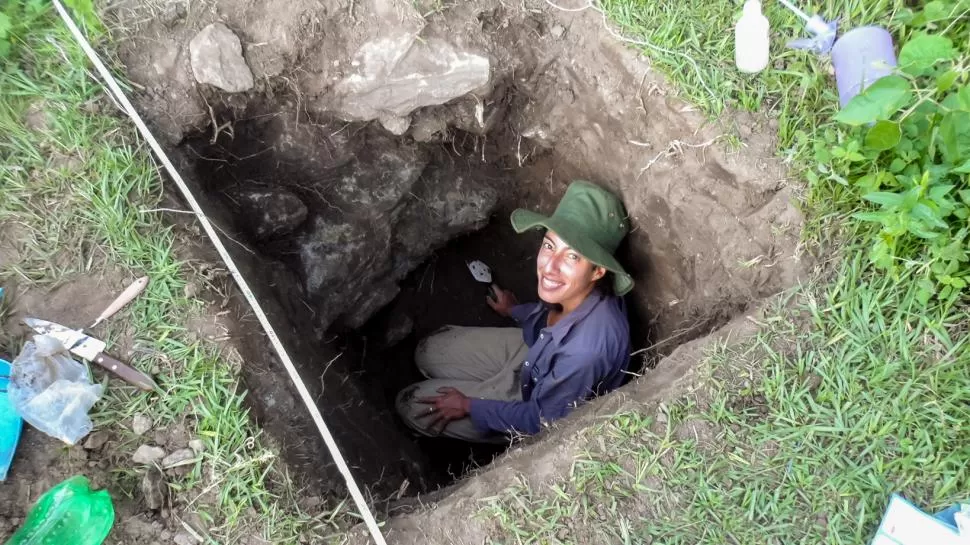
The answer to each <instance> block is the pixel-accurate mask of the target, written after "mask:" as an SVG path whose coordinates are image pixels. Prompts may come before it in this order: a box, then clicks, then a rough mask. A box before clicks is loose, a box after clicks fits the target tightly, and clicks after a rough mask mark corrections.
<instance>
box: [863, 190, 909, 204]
mask: <svg viewBox="0 0 970 545" xmlns="http://www.w3.org/2000/svg"><path fill="white" fill-rule="evenodd" d="M862 198H863V199H865V200H867V201H869V202H874V203H876V204H881V205H883V206H899V205H901V204H903V201H904V200H905V199H906V197H905V196H904V195H902V194H900V193H889V192H887V191H876V192H874V193H867V194H865V195H863V196H862Z"/></svg>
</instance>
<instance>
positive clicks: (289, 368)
mask: <svg viewBox="0 0 970 545" xmlns="http://www.w3.org/2000/svg"><path fill="white" fill-rule="evenodd" d="M54 7H55V8H57V12H58V13H59V14H60V16H61V19H63V20H64V24H66V25H67V28H69V29H70V30H71V34H73V35H74V38H75V39H76V40H77V42H78V45H80V46H81V49H83V50H84V53H85V54H86V55H87V56H88V58H89V59H91V62H92V63H93V64H94V67H95V68H96V69H97V70H98V73H99V74H100V75H101V77H102V78H103V79H104V82H105V83H106V84H107V85H108V88H109V89H110V90H111V94H112V95H113V96H114V98H115V99H116V100H117V101H118V103H119V104H121V106H122V107H123V108H124V110H125V113H127V114H128V117H130V118H131V120H132V121H134V123H135V126H137V127H138V132H140V133H141V135H142V137H143V138H144V139H145V140H146V141H147V142H148V145H149V146H151V148H152V151H153V152H155V155H156V156H157V157H158V160H159V161H161V162H162V165H163V166H164V167H165V171H166V172H168V175H169V176H171V177H172V180H174V181H175V185H177V186H178V188H179V190H180V191H181V192H182V195H183V196H184V197H185V200H186V201H187V202H188V203H189V207H190V208H192V212H194V213H195V217H196V218H198V220H199V223H201V224H202V228H203V229H205V232H206V234H207V235H209V240H211V241H212V245H213V246H215V247H216V250H217V251H218V252H219V257H221V258H222V261H223V263H225V264H226V268H227V269H229V272H230V274H232V278H233V279H234V280H235V281H236V284H237V285H238V286H239V290H240V291H242V293H243V295H244V296H245V297H246V301H247V302H248V303H249V306H250V307H252V309H253V313H255V314H256V318H258V319H259V323H260V325H262V326H263V331H265V332H266V336H267V337H269V340H270V342H271V343H272V344H273V349H274V350H275V351H276V355H277V356H279V358H280V361H281V362H283V366H284V367H286V372H287V374H289V375H290V380H292V381H293V384H294V385H296V389H297V391H298V392H299V393H300V399H302V400H303V404H304V405H306V408H307V411H309V412H310V416H311V417H312V418H313V422H314V423H315V424H316V425H317V429H318V430H319V431H320V436H321V437H323V442H324V443H326V444H327V450H329V451H330V455H331V456H332V457H333V461H334V463H336V464H337V469H339V470H340V474H341V475H343V477H344V481H345V482H346V483H347V489H348V490H349V491H350V495H351V497H352V498H353V499H354V503H355V504H357V509H358V510H359V511H360V516H361V517H362V518H363V519H364V524H366V525H367V529H368V530H369V531H370V535H371V537H373V538H374V541H375V542H376V543H377V544H378V545H386V542H385V541H384V536H383V535H382V534H381V530H380V527H378V525H377V521H376V520H375V519H374V514H373V513H371V510H370V507H369V506H368V505H367V502H366V501H365V500H364V496H363V494H361V493H360V487H358V486H357V481H355V480H354V476H353V475H352V474H351V473H350V468H349V467H347V462H346V461H345V460H344V457H343V455H342V454H340V449H339V448H338V447H337V442H336V441H334V439H333V435H331V434H330V429H329V428H327V424H326V423H325V422H324V421H323V415H321V414H320V409H319V408H318V407H317V405H316V403H315V402H314V401H313V398H312V397H311V396H310V392H309V391H308V390H307V388H306V385H305V384H304V383H303V379H301V378H300V374H299V373H298V372H297V371H296V367H294V365H293V360H291V359H290V356H289V354H287V353H286V349H285V348H283V343H281V342H280V338H279V336H277V335H276V331H275V330H274V329H273V325H272V324H270V323H269V319H267V318H266V313H265V312H263V308H262V307H261V306H260V305H259V301H257V300H256V296H254V295H253V292H252V290H251V289H249V284H247V283H246V279H245V278H243V275H242V273H240V272H239V268H238V267H236V264H235V263H234V262H233V260H232V257H230V255H229V252H228V251H226V247H225V246H224V245H223V244H222V241H221V240H220V239H219V236H218V235H217V234H216V231H215V229H214V228H213V227H212V224H211V223H210V222H209V218H207V217H206V215H205V212H203V211H202V207H201V206H199V203H198V201H196V200H195V197H194V196H193V195H192V192H191V191H190V190H189V187H188V186H187V185H186V184H185V181H184V180H183V179H182V176H180V175H179V173H178V171H177V170H175V166H174V165H172V161H170V160H169V158H168V155H166V154H165V151H163V150H162V147H161V146H160V145H159V144H158V141H157V140H155V137H154V136H152V133H151V131H150V130H148V127H147V126H146V125H145V122H144V121H142V119H141V116H139V115H138V112H136V111H135V108H134V106H132V105H131V102H129V101H128V97H126V96H125V93H124V91H122V90H121V87H120V86H119V85H118V82H117V81H116V80H115V78H114V76H112V75H111V72H109V71H108V69H107V68H106V67H105V66H104V63H102V62H101V59H100V58H98V54H97V53H95V51H94V48H92V47H91V44H90V43H89V42H88V40H87V38H85V37H84V34H82V33H81V30H80V29H79V28H78V27H77V25H75V24H74V21H73V20H72V19H71V16H70V15H68V13H67V10H65V9H64V6H63V5H62V4H61V2H60V0H54Z"/></svg>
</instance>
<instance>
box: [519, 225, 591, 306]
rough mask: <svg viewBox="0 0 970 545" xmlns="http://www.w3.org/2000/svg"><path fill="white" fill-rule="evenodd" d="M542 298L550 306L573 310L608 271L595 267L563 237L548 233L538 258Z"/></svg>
mask: <svg viewBox="0 0 970 545" xmlns="http://www.w3.org/2000/svg"><path fill="white" fill-rule="evenodd" d="M536 272H537V274H538V276H539V297H540V298H541V299H542V300H543V301H545V302H547V303H550V304H554V305H562V306H563V307H564V309H566V310H569V311H571V310H573V309H574V308H575V307H576V306H578V305H579V303H581V302H582V301H583V299H585V298H586V296H587V295H589V292H590V291H592V289H593V286H594V284H595V283H596V281H597V280H599V279H600V278H603V276H604V275H605V274H606V269H604V268H603V267H599V266H597V265H594V264H593V263H592V262H591V261H590V260H588V259H586V258H585V257H583V256H582V255H580V253H579V252H577V251H576V250H573V249H572V248H571V247H570V246H569V245H568V244H566V242H565V241H563V240H562V239H561V238H559V235H557V234H556V233H554V232H552V231H546V236H545V238H544V239H542V246H540V247H539V257H538V258H537V259H536Z"/></svg>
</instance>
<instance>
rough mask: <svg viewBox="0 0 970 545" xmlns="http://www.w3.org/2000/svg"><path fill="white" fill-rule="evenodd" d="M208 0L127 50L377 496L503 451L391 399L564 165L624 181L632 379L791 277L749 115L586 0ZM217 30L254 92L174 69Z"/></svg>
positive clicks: (303, 450)
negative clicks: (436, 429)
mask: <svg viewBox="0 0 970 545" xmlns="http://www.w3.org/2000/svg"><path fill="white" fill-rule="evenodd" d="M216 3H217V4H220V6H221V9H220V10H219V11H218V13H221V14H223V15H221V16H219V15H217V12H216V11H211V12H209V11H203V12H192V13H190V14H189V15H188V16H186V17H184V18H177V19H176V20H174V21H158V20H153V21H152V22H151V23H149V24H148V25H147V26H146V27H143V28H140V29H139V30H138V31H137V32H136V35H135V36H134V37H133V39H132V41H131V42H130V44H131V46H130V47H129V48H128V49H127V50H125V51H123V55H122V57H123V58H124V60H125V63H126V65H127V67H128V69H129V74H130V76H131V77H132V78H133V79H134V80H135V81H137V82H139V83H140V84H141V85H143V86H144V87H145V89H146V90H147V91H146V92H145V94H144V96H142V97H140V98H141V100H140V107H141V108H142V109H143V111H145V112H146V115H147V116H148V117H149V118H150V119H151V120H152V121H153V122H154V128H155V129H156V131H157V132H158V133H159V134H160V135H162V136H163V137H166V138H167V139H168V141H169V143H170V144H171V147H172V149H173V151H174V154H175V155H176V156H178V158H179V163H180V164H179V167H180V170H181V171H182V172H183V173H185V174H187V175H188V177H189V178H190V179H191V183H192V185H193V187H194V190H195V191H196V192H197V194H198V195H199V196H200V197H201V200H202V201H203V204H204V206H205V208H206V210H207V212H208V213H209V214H210V215H211V216H212V217H213V218H214V219H215V220H216V221H217V223H218V224H219V225H220V226H221V228H222V229H223V230H224V231H225V232H226V234H227V235H228V236H227V238H229V237H231V238H232V239H234V240H235V241H236V243H233V242H230V243H229V247H230V250H231V251H232V253H233V254H234V258H235V259H237V260H238V262H239V263H240V264H241V266H242V269H243V272H244V273H245V274H246V276H247V278H249V282H250V284H251V285H252V286H253V287H254V290H255V291H256V294H257V296H258V297H259V298H260V300H261V302H262V303H263V304H264V306H265V307H266V308H267V310H268V313H269V315H270V318H271V320H272V321H273V323H274V325H275V327H276V328H277V331H278V332H279V333H280V335H281V337H282V339H283V341H284V344H285V345H286V346H287V349H288V351H289V352H290V354H291V356H293V358H294V359H295V360H296V362H297V364H298V366H299V369H300V372H301V375H302V377H303V380H304V382H305V383H306V384H307V386H308V387H309V388H310V390H311V393H312V394H313V396H314V397H315V399H317V402H318V405H319V407H320V408H321V411H322V413H323V416H324V418H325V419H326V421H327V424H328V425H329V426H330V428H331V429H332V431H333V433H334V435H335V437H336V439H337V442H338V444H339V445H340V448H341V450H342V452H343V454H344V455H345V457H346V458H347V459H348V462H349V464H350V465H351V467H352V468H353V470H354V473H355V476H356V478H357V479H358V480H359V482H360V483H361V484H362V485H363V486H364V487H366V488H367V489H368V490H369V491H370V492H371V494H372V498H374V499H375V500H384V499H393V498H396V497H402V496H407V495H413V494H416V493H420V492H426V491H429V490H434V489H435V488H437V487H439V486H441V485H443V484H447V483H449V482H452V481H453V480H454V479H456V478H458V477H460V476H461V475H462V474H463V473H464V472H465V471H466V470H467V469H468V468H470V467H475V466H476V464H484V463H487V462H488V461H489V460H490V459H491V457H492V456H493V455H495V454H497V453H498V451H496V450H488V449H470V448H469V447H468V446H467V445H461V444H455V443H454V442H449V441H447V440H442V439H420V440H416V439H415V438H414V437H412V435H411V434H410V433H409V432H408V430H407V429H406V428H405V427H404V425H403V424H402V423H401V422H399V421H398V420H397V418H396V416H395V415H394V411H393V408H392V407H393V397H394V394H395V393H396V391H397V390H398V389H399V388H401V387H403V386H405V385H407V384H408V383H410V382H412V381H414V380H418V378H419V376H418V375H417V372H416V370H415V369H414V365H413V361H412V355H413V347H414V345H415V343H416V342H417V340H418V339H419V338H421V337H422V336H424V335H426V334H428V333H430V332H432V331H434V330H435V329H437V328H438V327H440V326H442V325H446V324H458V325H511V324H509V323H508V322H505V321H503V320H502V319H501V318H500V317H498V316H496V315H494V314H493V313H492V312H491V310H490V309H489V308H488V307H487V306H486V305H485V303H484V293H483V290H482V287H481V286H480V285H478V284H476V283H475V282H474V280H473V279H472V278H471V276H470V275H469V274H468V272H467V270H466V269H465V261H466V260H470V259H481V260H483V261H485V262H487V263H488V264H489V265H490V266H491V267H492V269H493V271H494V272H495V274H496V277H497V281H498V283H500V284H501V285H503V286H506V287H509V288H511V289H513V290H514V291H515V292H516V293H517V294H518V295H519V298H520V299H521V300H529V299H534V297H535V272H534V256H535V251H536V249H537V247H538V235H537V234H535V233H532V234H524V235H516V234H514V233H513V232H512V230H511V227H510V225H509V222H508V216H509V213H510V212H511V210H512V209H514V208H517V207H524V208H530V209H533V210H541V211H545V212H551V211H552V210H553V209H554V207H555V205H556V203H557V202H558V200H559V198H560V197H561V196H562V194H563V191H564V189H565V187H566V185H567V184H568V183H569V182H570V181H571V180H573V179H585V180H590V181H592V182H595V183H598V184H601V185H603V186H605V187H608V188H609V189H611V190H612V191H614V192H615V193H616V194H617V195H619V196H621V197H622V199H623V200H624V202H625V204H626V207H627V210H628V213H629V217H628V218H627V219H628V220H629V222H630V225H631V233H630V235H629V236H628V237H627V240H626V241H625V243H624V245H623V247H622V248H621V251H620V255H619V257H620V260H621V262H622V263H623V264H624V266H626V267H627V269H628V270H629V271H630V272H631V273H632V274H633V276H634V278H635V281H636V288H635V290H634V292H633V293H631V294H630V295H629V296H628V297H627V301H628V308H629V309H630V320H631V331H632V332H633V338H634V349H635V350H636V351H637V355H636V356H635V357H634V358H633V360H632V363H631V365H632V366H633V367H632V368H631V369H630V371H631V372H636V371H638V370H639V369H640V368H642V367H643V366H648V367H649V366H653V365H663V363H662V362H661V361H660V358H661V357H662V356H663V355H664V354H667V353H669V352H671V351H672V350H673V349H674V348H676V347H677V346H678V345H679V344H681V343H683V342H686V341H689V340H691V339H694V338H697V337H700V336H703V335H706V334H708V333H710V332H711V331H712V330H713V329H715V328H716V327H718V326H719V325H721V324H723V323H724V322H725V321H727V320H728V319H729V318H730V317H732V316H735V315H736V314H737V313H739V312H741V311H742V310H744V309H746V308H748V307H749V306H750V305H752V304H754V303H756V302H758V301H759V300H761V299H762V298H764V297H766V296H768V295H771V294H774V293H777V292H778V291H780V290H782V289H785V288H786V287H788V286H791V285H792V284H793V282H794V279H795V278H796V276H797V274H798V273H799V271H800V270H801V265H800V264H799V262H798V259H797V257H798V256H797V253H796V248H797V244H796V242H797V239H798V236H799V231H800V228H801V219H800V217H799V214H798V213H797V211H796V210H795V209H794V208H793V207H792V205H791V204H790V194H789V189H788V187H787V185H786V171H785V168H784V167H783V165H781V164H780V163H779V162H778V161H776V160H774V159H773V155H774V142H773V140H772V137H771V136H770V133H771V131H770V130H767V128H768V127H769V126H770V121H769V120H765V119H758V118H754V117H750V116H748V117H743V116H742V117H737V118H734V117H732V118H730V119H728V118H725V119H724V120H718V121H711V120H709V119H707V118H705V117H703V116H701V115H700V114H698V113H697V112H696V111H694V109H693V108H690V107H689V106H687V105H685V104H683V103H681V102H679V101H678V100H676V99H674V98H672V97H670V96H668V95H667V92H666V90H665V89H666V86H665V84H664V82H663V81H662V79H661V78H659V77H658V76H657V75H656V74H654V73H653V72H652V71H651V70H650V68H649V66H648V65H647V63H646V62H645V61H644V59H642V58H641V57H638V56H637V55H635V54H634V53H632V52H631V51H629V50H627V49H625V48H624V47H623V45H622V44H620V43H619V42H617V41H615V40H614V39H613V38H612V37H611V36H610V34H609V33H607V32H606V31H605V30H604V29H603V27H602V22H601V21H600V19H599V18H598V16H596V15H595V14H593V13H582V14H564V13H559V12H547V11H543V9H544V8H545V6H544V4H542V3H540V5H538V6H537V7H536V9H531V10H528V9H519V8H513V7H508V6H505V5H504V4H502V3H501V2H498V1H484V2H475V3H464V4H458V5H454V6H449V8H448V9H447V10H445V11H442V12H433V13H431V12H429V13H431V14H430V15H427V16H425V17H420V16H415V15H414V14H412V13H411V11H410V10H413V7H414V6H413V5H410V6H409V5H405V4H404V3H402V4H401V5H400V6H396V8H395V9H394V10H387V9H384V8H386V7H387V6H385V5H384V3H382V2H358V3H356V4H352V5H354V6H355V7H354V8H353V9H354V11H353V24H350V22H348V21H346V20H344V19H345V17H346V15H345V12H344V11H339V12H333V13H331V12H326V11H327V10H325V9H324V10H323V11H319V9H321V8H318V7H316V6H317V3H315V2H302V1H301V2H289V3H287V2H275V1H270V2H264V3H259V4H260V5H258V6H256V5H250V4H248V3H244V2H241V1H238V0H219V1H218V2H216ZM540 7H541V8H543V9H539V8H540ZM324 12H326V13H324ZM402 14H403V15H402ZM132 20H138V21H142V19H132ZM215 22H223V23H225V25H226V26H227V27H228V28H229V29H231V30H232V31H233V32H235V33H236V34H237V35H239V36H240V37H241V43H242V54H243V55H244V59H245V62H246V63H247V65H248V67H249V68H250V69H251V70H252V72H253V76H254V78H255V79H254V81H255V82H256V83H255V84H254V87H252V88H251V89H248V90H245V91H242V92H238V91H237V92H225V91H222V90H220V89H219V88H217V87H215V86H213V85H215V84H213V83H212V81H209V82H208V83H209V84H206V85H202V84H199V83H198V82H197V81H195V79H194V78H193V72H192V71H191V68H190V62H189V58H188V57H189V55H188V52H187V49H188V48H187V44H188V43H189V42H190V41H191V40H192V38H193V37H195V36H196V35H197V33H199V31H200V30H202V29H203V28H205V27H207V26H208V25H210V24H212V23H215ZM254 44H258V45H254ZM392 46H393V47H392ZM392 51H401V52H404V53H402V56H400V57H394V58H390V57H388V58H385V57H386V56H387V55H388V54H389V52H392ZM375 59H377V60H379V61H380V62H377V61H375ZM385 61H386V62H385ZM382 63H383V64H382ZM381 67H390V68H388V69H387V70H384V69H383V68H381ZM382 70H384V71H382ZM409 70H410V71H411V72H408V71H409ZM402 71H403V72H402ZM436 71H437V72H436ZM426 73H431V74H433V76H432V77H424V76H422V77H418V78H417V79H418V80H422V81H424V82H425V86H424V87H421V88H420V89H415V88H414V87H409V84H408V82H409V81H412V80H415V78H412V77H410V76H412V75H413V74H426ZM197 75H198V74H196V76H197ZM237 75H238V74H237ZM409 78H410V79H409ZM422 78H423V79H422ZM244 80H245V78H242V79H240V78H236V79H234V80H233V81H235V82H239V81H244ZM213 81H216V80H213ZM244 82H245V81H244ZM218 83H219V82H218V81H216V84H218ZM428 86H430V87H428ZM436 86H437V87H436ZM426 87H428V88H426ZM446 87H447V88H446ZM428 89H432V90H428ZM459 90H460V93H459V94H454V93H458V92H459ZM439 91H440V93H439ZM449 93H452V95H449ZM442 97H444V98H442ZM237 314H238V316H239V318H238V319H237V320H236V323H235V326H234V331H233V334H232V338H233V340H234V344H235V345H236V347H237V348H238V349H239V350H240V352H241V354H242V355H243V357H244V359H245V361H246V364H245V365H244V367H243V372H244V378H245V380H246V383H247V387H248V389H249V391H250V394H251V395H250V400H251V403H252V406H253V410H254V415H255V417H256V418H257V419H258V420H259V422H260V423H261V424H262V425H263V427H264V429H266V431H267V432H268V433H269V434H270V435H271V436H272V437H274V438H275V439H276V440H277V441H278V442H279V444H280V447H281V449H282V451H283V452H284V454H285V455H286V458H287V460H288V461H289V462H290V463H291V465H292V466H293V467H295V468H296V469H298V473H300V474H301V475H302V476H303V477H305V478H306V479H307V480H308V481H310V484H311V485H312V486H314V487H315V488H317V489H318V490H321V491H322V492H323V493H325V492H327V491H335V492H337V493H342V490H341V487H342V478H341V477H340V475H339V474H338V472H337V471H336V469H335V467H334V466H333V464H332V462H331V460H330V457H329V455H328V454H327V452H326V449H325V448H324V446H323V444H322V441H320V440H319V438H318V434H317V432H316V430H315V429H314V428H313V426H312V423H311V422H310V421H309V418H308V416H307V414H306V411H305V409H304V408H303V407H302V406H301V402H300V401H299V399H298V397H297V396H296V393H295V390H294V389H293V387H292V385H291V384H290V383H289V379H288V377H287V376H286V375H285V372H284V370H283V368H282V367H281V365H280V364H279V362H278V361H277V360H276V358H275V356H274V355H273V353H272V350H271V349H270V347H269V345H268V343H267V342H266V340H265V338H264V337H263V336H262V335H261V334H260V332H259V328H258V326H257V324H256V323H255V322H254V321H253V320H252V319H251V318H247V317H246V311H245V308H244V307H243V306H241V305H240V306H239V312H238V313H237ZM557 440H560V438H559V437H557V435H556V434H555V432H554V431H553V432H548V433H543V434H541V435H540V436H539V437H537V438H536V439H534V441H539V442H544V441H552V442H554V441H557Z"/></svg>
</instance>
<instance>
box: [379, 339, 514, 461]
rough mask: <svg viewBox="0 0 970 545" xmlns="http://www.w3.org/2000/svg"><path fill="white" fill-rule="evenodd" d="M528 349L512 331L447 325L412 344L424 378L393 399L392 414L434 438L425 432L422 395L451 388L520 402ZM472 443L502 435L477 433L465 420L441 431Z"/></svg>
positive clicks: (505, 438)
mask: <svg viewBox="0 0 970 545" xmlns="http://www.w3.org/2000/svg"><path fill="white" fill-rule="evenodd" d="M528 351H529V347H528V346H526V344H525V341H523V340H522V330H521V329H519V328H517V327H457V326H448V327H445V328H444V329H442V330H441V331H438V332H436V333H435V334H433V335H431V336H430V337H428V338H426V339H424V340H423V341H421V343H419V344H418V347H417V350H415V353H414V362H415V364H417V366H418V370H420V371H421V373H422V374H423V375H424V376H426V377H428V380H425V381H422V382H418V383H416V384H412V385H411V386H408V387H407V388H405V389H403V390H401V392H400V393H398V395H397V412H398V413H399V414H400V415H401V418H403V419H404V422H406V423H407V425H408V426H410V427H411V428H413V429H414V430H415V431H417V432H418V433H420V434H422V435H427V436H437V435H438V434H436V433H435V432H434V431H431V430H429V429H428V428H427V426H429V425H430V424H431V423H432V421H433V420H434V419H433V418H430V417H424V418H422V417H423V416H425V415H427V414H428V409H429V407H430V406H429V405H426V404H424V403H419V402H418V400H419V399H421V398H423V397H431V396H436V395H440V394H439V393H438V388H442V387H446V386H448V387H452V388H457V389H458V390H459V391H461V393H463V394H465V395H466V396H468V397H477V398H482V399H497V400H501V401H520V400H521V399H522V390H521V388H520V384H519V373H520V372H521V369H522V362H523V361H525V356H526V353H527V352H528ZM440 435H441V436H446V437H453V438H455V439H461V440H464V441H472V442H477V443H504V442H507V441H508V440H509V438H508V436H507V435H505V434H500V433H489V432H482V431H480V430H479V429H478V428H476V427H475V424H474V423H473V422H472V421H471V418H468V417H465V418H462V419H461V420H454V421H452V422H450V423H448V426H447V427H446V428H445V429H444V431H442V432H441V434H440Z"/></svg>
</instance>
